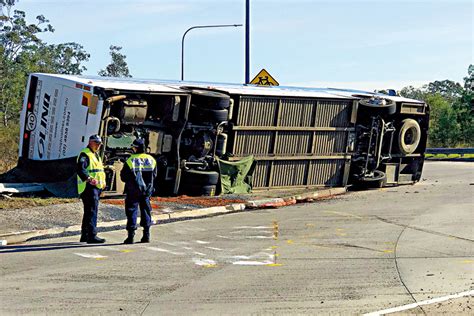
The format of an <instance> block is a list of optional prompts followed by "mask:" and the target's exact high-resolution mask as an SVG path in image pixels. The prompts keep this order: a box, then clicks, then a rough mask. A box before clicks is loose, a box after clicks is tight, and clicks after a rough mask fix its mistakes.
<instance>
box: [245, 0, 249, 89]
mask: <svg viewBox="0 0 474 316" xmlns="http://www.w3.org/2000/svg"><path fill="white" fill-rule="evenodd" d="M245 83H250V0H245Z"/></svg>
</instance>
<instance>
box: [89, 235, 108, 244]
mask: <svg viewBox="0 0 474 316" xmlns="http://www.w3.org/2000/svg"><path fill="white" fill-rule="evenodd" d="M104 242H105V239H104V238H100V237H97V236H96V235H92V236H89V237H88V238H87V243H88V244H103V243H104Z"/></svg>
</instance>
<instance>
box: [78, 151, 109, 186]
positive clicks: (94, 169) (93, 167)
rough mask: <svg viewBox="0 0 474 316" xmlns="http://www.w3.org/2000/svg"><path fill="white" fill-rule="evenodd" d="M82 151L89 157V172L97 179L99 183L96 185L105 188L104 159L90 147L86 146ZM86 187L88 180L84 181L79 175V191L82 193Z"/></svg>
mask: <svg viewBox="0 0 474 316" xmlns="http://www.w3.org/2000/svg"><path fill="white" fill-rule="evenodd" d="M81 153H84V154H86V155H87V157H88V158H89V166H87V172H88V173H89V177H91V178H93V179H96V180H97V184H96V185H95V186H96V187H97V188H99V189H103V188H105V172H104V165H103V164H102V159H100V157H99V156H97V155H96V154H94V153H93V152H92V151H91V150H90V149H89V147H86V148H84V149H83V150H81ZM81 153H80V154H79V156H77V161H78V162H79V157H80V156H81ZM85 189H86V182H85V181H82V180H81V178H80V177H79V176H77V192H78V193H79V194H81V193H82V192H84V190H85Z"/></svg>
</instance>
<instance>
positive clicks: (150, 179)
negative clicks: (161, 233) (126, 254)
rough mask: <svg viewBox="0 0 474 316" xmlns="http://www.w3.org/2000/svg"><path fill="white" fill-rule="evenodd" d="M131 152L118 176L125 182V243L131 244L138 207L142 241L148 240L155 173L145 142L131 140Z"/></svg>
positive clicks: (154, 162) (154, 165)
mask: <svg viewBox="0 0 474 316" xmlns="http://www.w3.org/2000/svg"><path fill="white" fill-rule="evenodd" d="M132 149H133V152H134V154H132V155H131V156H130V157H129V158H128V159H127V162H126V164H125V165H124V167H123V169H122V171H121V173H120V177H121V178H122V181H123V182H125V193H126V194H127V195H126V197H125V214H126V215H127V232H128V237H127V239H125V241H124V243H125V244H133V237H134V236H135V230H136V229H137V213H138V208H140V226H142V227H143V237H142V239H141V242H142V243H147V242H150V226H151V224H152V221H151V205H150V197H151V195H152V193H153V191H154V190H155V188H154V182H155V178H156V175H157V167H156V161H155V159H154V158H153V157H152V156H150V155H148V154H146V153H145V142H144V140H143V139H141V138H138V139H136V140H134V141H133V144H132Z"/></svg>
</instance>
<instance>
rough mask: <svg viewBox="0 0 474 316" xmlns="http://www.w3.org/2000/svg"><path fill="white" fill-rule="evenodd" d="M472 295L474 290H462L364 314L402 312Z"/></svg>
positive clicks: (371, 315)
mask: <svg viewBox="0 0 474 316" xmlns="http://www.w3.org/2000/svg"><path fill="white" fill-rule="evenodd" d="M470 295H474V290H470V291H466V292H461V293H457V294H452V295H448V296H442V297H438V298H433V299H430V300H426V301H421V302H416V303H412V304H407V305H402V306H398V307H393V308H388V309H384V310H381V311H378V312H372V313H367V314H364V316H375V315H384V314H389V313H395V312H400V311H404V310H407V309H413V308H415V307H418V306H422V305H428V304H433V303H440V302H444V301H448V300H450V299H455V298H460V297H464V296H470Z"/></svg>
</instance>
